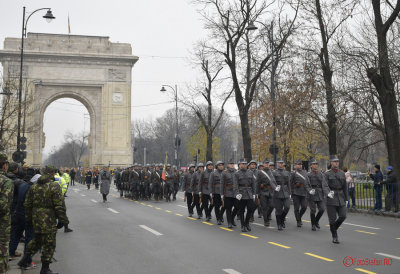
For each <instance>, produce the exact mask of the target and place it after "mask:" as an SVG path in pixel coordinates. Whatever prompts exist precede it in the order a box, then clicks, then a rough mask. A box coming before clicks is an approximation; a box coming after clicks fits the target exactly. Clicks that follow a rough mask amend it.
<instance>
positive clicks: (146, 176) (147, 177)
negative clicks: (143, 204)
mask: <svg viewBox="0 0 400 274" xmlns="http://www.w3.org/2000/svg"><path fill="white" fill-rule="evenodd" d="M149 169H150V166H147V168H146V169H145V170H143V172H142V176H143V187H144V198H145V200H149V199H150V182H151V171H150V170H149Z"/></svg>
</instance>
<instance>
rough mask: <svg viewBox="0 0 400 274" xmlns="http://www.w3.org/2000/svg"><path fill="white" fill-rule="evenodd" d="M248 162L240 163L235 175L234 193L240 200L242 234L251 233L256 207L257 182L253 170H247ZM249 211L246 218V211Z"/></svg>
mask: <svg viewBox="0 0 400 274" xmlns="http://www.w3.org/2000/svg"><path fill="white" fill-rule="evenodd" d="M246 166H247V162H246V161H245V160H242V161H240V162H239V170H238V171H237V172H236V173H235V174H234V175H233V191H234V193H235V197H236V199H238V200H239V214H240V223H241V226H242V232H246V231H251V228H250V224H249V221H250V217H251V215H252V214H253V212H254V210H255V208H256V205H255V202H254V201H255V199H256V195H255V193H256V180H255V179H254V174H253V172H252V171H251V170H248V169H246ZM245 209H247V214H246V218H244V211H245Z"/></svg>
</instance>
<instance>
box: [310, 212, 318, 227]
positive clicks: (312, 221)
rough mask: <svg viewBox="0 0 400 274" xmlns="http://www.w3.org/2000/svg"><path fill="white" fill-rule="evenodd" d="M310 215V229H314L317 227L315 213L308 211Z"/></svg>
mask: <svg viewBox="0 0 400 274" xmlns="http://www.w3.org/2000/svg"><path fill="white" fill-rule="evenodd" d="M310 217H311V230H312V231H316V230H317V229H316V227H315V214H311V213H310Z"/></svg>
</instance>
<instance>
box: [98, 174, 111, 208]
mask: <svg viewBox="0 0 400 274" xmlns="http://www.w3.org/2000/svg"><path fill="white" fill-rule="evenodd" d="M99 180H100V193H101V194H102V195H103V203H105V202H107V195H108V194H109V193H110V185H111V173H110V171H109V168H108V167H104V168H103V169H102V171H100V174H99Z"/></svg>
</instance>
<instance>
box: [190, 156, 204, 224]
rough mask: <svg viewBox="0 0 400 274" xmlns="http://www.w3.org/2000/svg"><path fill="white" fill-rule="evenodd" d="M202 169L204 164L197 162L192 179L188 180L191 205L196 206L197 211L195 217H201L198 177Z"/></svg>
mask: <svg viewBox="0 0 400 274" xmlns="http://www.w3.org/2000/svg"><path fill="white" fill-rule="evenodd" d="M203 171H204V164H203V163H198V164H197V171H196V172H195V173H193V176H192V180H191V181H190V190H189V191H190V192H192V194H193V205H192V208H194V207H196V211H197V219H201V218H202V217H203V215H202V210H201V209H200V194H199V184H200V177H201V174H202V173H203Z"/></svg>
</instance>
